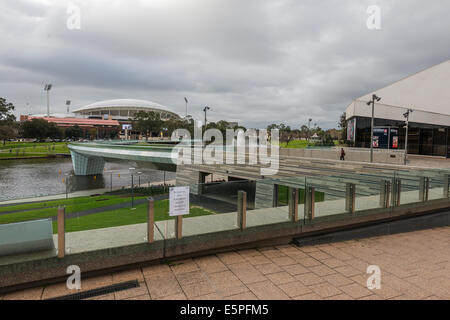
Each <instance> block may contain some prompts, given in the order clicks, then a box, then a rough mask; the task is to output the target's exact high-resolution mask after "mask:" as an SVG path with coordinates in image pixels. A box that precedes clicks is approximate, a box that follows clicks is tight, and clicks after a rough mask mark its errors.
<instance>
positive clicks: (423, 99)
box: [346, 60, 450, 157]
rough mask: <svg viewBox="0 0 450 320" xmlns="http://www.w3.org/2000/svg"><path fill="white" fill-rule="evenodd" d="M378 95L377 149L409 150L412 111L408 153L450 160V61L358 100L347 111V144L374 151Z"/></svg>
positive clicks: (375, 145)
mask: <svg viewBox="0 0 450 320" xmlns="http://www.w3.org/2000/svg"><path fill="white" fill-rule="evenodd" d="M373 94H376V95H377V96H379V97H380V98H381V101H379V102H375V121H374V141H373V144H374V147H375V148H386V149H387V148H389V149H404V148H405V133H406V129H405V128H406V125H405V124H406V119H405V117H404V114H405V113H406V111H407V110H408V109H412V110H413V112H412V113H410V114H409V130H408V153H410V154H421V155H431V156H442V157H450V60H448V61H445V62H443V63H441V64H438V65H436V66H433V67H431V68H429V69H426V70H423V71H421V72H418V73H416V74H413V75H411V76H409V77H407V78H404V79H402V80H399V81H397V82H394V83H393V84H390V85H388V86H386V87H384V88H382V89H379V90H377V91H374V92H371V93H368V94H366V95H364V96H362V97H360V98H357V99H356V100H354V101H353V102H352V103H351V104H350V105H349V106H348V107H347V110H346V119H347V129H348V130H347V140H349V141H350V142H351V143H352V144H353V145H354V146H355V147H363V148H369V147H370V136H371V132H370V127H371V112H372V108H371V106H368V105H367V102H368V101H370V100H371V99H372V95H373Z"/></svg>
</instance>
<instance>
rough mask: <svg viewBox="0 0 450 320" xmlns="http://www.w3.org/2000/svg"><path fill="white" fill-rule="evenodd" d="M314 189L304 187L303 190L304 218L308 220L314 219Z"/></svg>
mask: <svg viewBox="0 0 450 320" xmlns="http://www.w3.org/2000/svg"><path fill="white" fill-rule="evenodd" d="M315 202H316V200H315V188H314V187H306V188H305V206H304V209H305V212H304V214H305V217H306V218H307V219H308V220H313V219H314V211H315Z"/></svg>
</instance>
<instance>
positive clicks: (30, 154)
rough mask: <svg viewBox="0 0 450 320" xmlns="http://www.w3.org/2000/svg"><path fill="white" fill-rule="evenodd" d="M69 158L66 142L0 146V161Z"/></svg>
mask: <svg viewBox="0 0 450 320" xmlns="http://www.w3.org/2000/svg"><path fill="white" fill-rule="evenodd" d="M60 157H70V151H69V148H68V146H67V143H66V142H8V143H6V144H4V145H3V144H2V145H0V160H22V159H45V158H60Z"/></svg>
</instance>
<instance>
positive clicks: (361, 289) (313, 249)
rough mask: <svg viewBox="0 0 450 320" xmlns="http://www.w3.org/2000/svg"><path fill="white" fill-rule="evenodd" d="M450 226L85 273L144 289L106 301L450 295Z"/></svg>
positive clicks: (29, 295) (97, 282) (53, 293)
mask: <svg viewBox="0 0 450 320" xmlns="http://www.w3.org/2000/svg"><path fill="white" fill-rule="evenodd" d="M449 241H450V227H443V228H436V229H429V230H422V231H415V232H409V233H400V234H395V235H388V236H381V237H372V238H366V239H360V240H350V241H344V242H336V243H330V244H321V245H313V246H306V247H296V246H294V245H283V246H272V247H263V248H255V249H250V250H241V251H231V252H227V253H219V254H213V255H209V256H204V257H199V258H194V259H186V260H182V261H174V262H170V263H164V264H157V265H151V266H147V267H141V268H134V269H130V270H127V271H122V272H115V273H110V274H106V275H102V276H98V277H92V278H83V277H82V283H81V286H82V289H81V290H90V289H94V288H98V287H103V286H108V285H111V284H114V283H119V282H123V281H128V280H138V281H139V284H140V286H139V287H138V288H134V289H129V290H125V291H120V292H116V293H111V294H107V295H103V296H99V297H94V298H92V299H98V300H114V299H116V300H121V299H133V300H151V299H152V300H159V299H165V300H169V299H170V300H174V299H177V300H185V299H190V300H196V299H220V300H222V299H227V300H243V299H245V300H247V299H255V300H257V299H285V300H288V299H296V300H315V299H331V300H352V299H361V300H385V299H386V300H404V299H412V300H430V299H433V300H434V299H444V300H448V299H450V249H449V246H448V243H449ZM370 265H377V266H379V267H380V270H381V288H380V289H369V288H368V287H367V279H368V278H369V276H370V275H369V274H367V267H368V266H370ZM70 293H74V291H73V290H68V289H67V288H66V284H65V283H57V284H53V285H47V286H41V287H36V288H32V289H27V290H22V291H17V292H12V293H8V294H5V295H3V296H0V299H4V300H12V299H13V300H22V299H36V300H40V299H48V298H52V297H58V296H61V295H66V294H70Z"/></svg>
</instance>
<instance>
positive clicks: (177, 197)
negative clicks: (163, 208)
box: [169, 187, 189, 216]
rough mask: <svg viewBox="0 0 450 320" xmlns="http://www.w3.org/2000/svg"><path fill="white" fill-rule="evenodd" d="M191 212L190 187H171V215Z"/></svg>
mask: <svg viewBox="0 0 450 320" xmlns="http://www.w3.org/2000/svg"><path fill="white" fill-rule="evenodd" d="M186 214H189V187H171V188H170V189H169V215H170V216H182V215H186Z"/></svg>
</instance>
